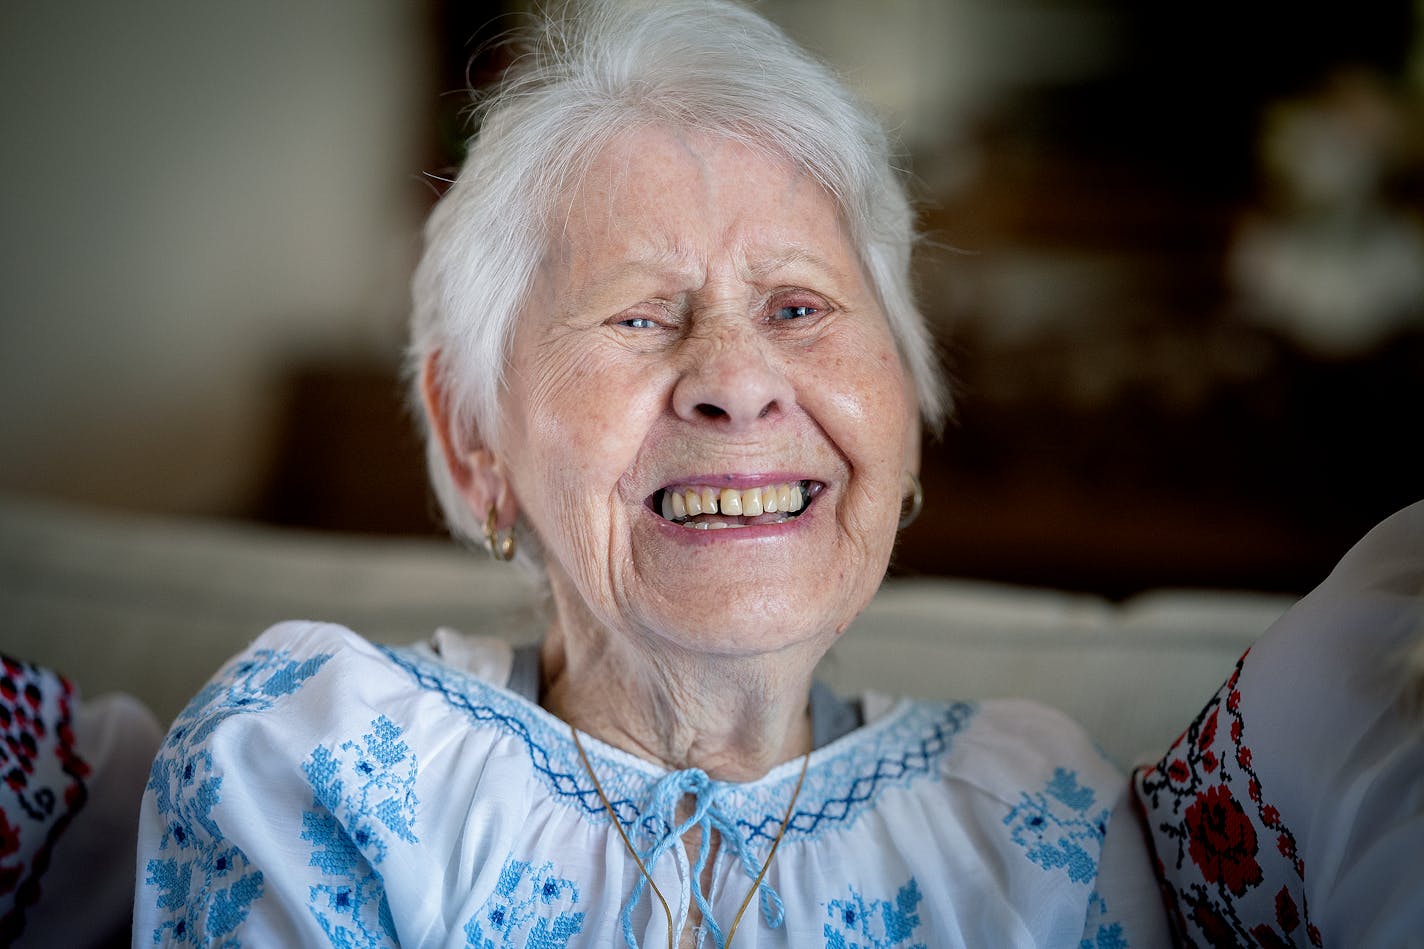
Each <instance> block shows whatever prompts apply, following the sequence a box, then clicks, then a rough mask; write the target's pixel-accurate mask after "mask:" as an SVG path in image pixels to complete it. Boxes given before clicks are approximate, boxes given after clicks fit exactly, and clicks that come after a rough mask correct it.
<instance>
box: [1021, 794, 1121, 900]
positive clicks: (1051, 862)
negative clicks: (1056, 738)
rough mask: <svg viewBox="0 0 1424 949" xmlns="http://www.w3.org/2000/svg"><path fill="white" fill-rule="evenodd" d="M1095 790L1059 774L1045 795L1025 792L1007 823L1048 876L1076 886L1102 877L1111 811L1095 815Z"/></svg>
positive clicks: (1028, 854) (1099, 812) (1030, 856)
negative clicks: (1059, 875) (1059, 874)
mask: <svg viewBox="0 0 1424 949" xmlns="http://www.w3.org/2000/svg"><path fill="white" fill-rule="evenodd" d="M1094 797H1095V795H1094V794H1093V789H1092V788H1087V787H1083V786H1082V785H1080V784H1079V783H1078V774H1077V772H1075V771H1068V770H1066V769H1064V768H1058V769H1056V770H1055V771H1054V772H1053V777H1052V778H1050V779H1049V781H1048V784H1047V785H1046V786H1045V787H1044V789H1043V790H1042V791H1038V792H1034V793H1032V794H1030V793H1028V792H1026V791H1025V792H1024V793H1023V794H1022V795H1021V796H1020V800H1019V803H1018V804H1017V805H1016V806H1015V807H1014V808H1013V810H1011V811H1009V813H1008V815H1007V816H1005V817H1004V826H1006V827H1008V828H1009V835H1010V837H1011V838H1012V839H1013V841H1014V843H1016V844H1018V845H1019V846H1020V847H1022V848H1023V849H1024V853H1025V855H1026V856H1027V857H1028V858H1029V859H1030V860H1032V861H1033V862H1034V863H1036V864H1038V865H1039V866H1040V867H1043V869H1045V870H1063V871H1064V872H1065V873H1067V874H1068V879H1070V880H1072V881H1073V882H1074V883H1091V882H1093V880H1095V879H1096V878H1097V875H1098V854H1099V853H1100V852H1101V851H1102V845H1103V838H1104V837H1105V836H1106V835H1107V829H1108V816H1109V812H1108V810H1107V809H1103V810H1100V811H1097V812H1094V811H1093V810H1092V808H1093V803H1094Z"/></svg>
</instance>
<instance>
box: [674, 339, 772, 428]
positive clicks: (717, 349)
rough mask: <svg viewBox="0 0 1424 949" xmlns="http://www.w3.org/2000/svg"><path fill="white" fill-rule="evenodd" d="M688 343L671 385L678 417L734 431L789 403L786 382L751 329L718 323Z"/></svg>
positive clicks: (770, 354) (769, 416) (769, 415)
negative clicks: (683, 362) (680, 370)
mask: <svg viewBox="0 0 1424 949" xmlns="http://www.w3.org/2000/svg"><path fill="white" fill-rule="evenodd" d="M693 342H694V345H693V346H692V347H691V348H690V351H689V352H688V354H687V358H688V364H687V368H686V370H685V371H684V372H683V374H682V376H681V377H680V378H679V379H678V382H677V386H676V388H675V389H674V390H673V411H675V412H676V413H677V415H678V417H679V418H681V419H683V420H684V421H687V422H694V423H703V424H705V423H711V424H714V425H717V426H718V427H721V428H725V429H727V430H729V431H738V430H744V429H747V428H750V427H752V426H755V425H756V424H758V423H759V422H760V421H761V420H763V419H767V420H771V419H775V418H776V417H778V416H779V415H781V414H782V413H784V412H786V411H787V409H788V408H789V407H790V406H791V404H792V400H793V398H794V396H793V393H792V387H791V382H790V380H789V379H788V378H787V377H786V374H785V372H784V371H783V369H782V368H781V367H780V366H779V365H777V363H776V360H775V358H774V357H775V354H774V353H769V352H767V350H766V349H765V345H766V343H765V341H764V340H760V339H758V338H757V334H756V333H755V331H753V330H751V329H750V328H748V327H746V326H745V325H742V326H728V327H721V328H719V329H718V330H717V331H716V332H715V333H714V334H711V335H709V336H706V337H703V338H699V339H697V340H695V341H693Z"/></svg>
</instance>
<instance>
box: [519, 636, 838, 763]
mask: <svg viewBox="0 0 1424 949" xmlns="http://www.w3.org/2000/svg"><path fill="white" fill-rule="evenodd" d="M823 652H824V648H823V647H820V646H819V645H816V644H808V645H804V646H796V647H792V648H788V649H783V650H779V651H777V652H775V653H770V654H761V655H754V656H722V655H706V654H702V653H696V652H692V651H689V650H685V649H679V648H677V647H676V646H673V645H670V644H667V643H665V642H659V641H657V639H656V637H637V636H628V635H623V634H619V633H614V632H611V631H608V630H605V629H602V628H600V627H598V626H596V625H595V624H592V623H587V624H578V625H572V624H569V623H568V622H567V621H566V618H564V617H560V618H559V619H556V620H555V622H554V623H553V624H552V625H551V627H550V629H549V631H548V633H547V635H546V636H545V640H544V645H543V647H542V650H541V655H540V659H541V666H542V675H543V681H542V683H541V689H540V704H541V705H543V706H544V707H545V708H547V709H548V710H549V711H551V712H552V713H554V714H555V715H557V716H558V717H559V718H561V719H563V720H564V721H566V722H568V723H569V724H571V725H573V726H574V727H576V728H578V729H579V730H580V731H583V732H585V733H586V734H590V735H593V736H595V737H597V738H599V739H600V740H602V741H604V742H607V743H608V744H610V745H613V746H614V747H617V748H620V749H622V750H624V751H627V752H629V753H630V754H633V755H636V756H637V757H639V758H642V759H644V760H647V761H651V762H653V763H655V764H658V765H661V766H662V767H664V768H667V769H669V770H675V771H676V770H685V769H689V768H697V769H700V770H701V771H704V772H706V774H707V775H709V776H710V777H712V778H713V779H715V780H718V781H750V780H754V779H756V778H759V777H761V776H762V775H764V774H766V772H768V771H770V770H771V769H772V768H774V767H776V766H777V765H779V764H782V763H783V762H786V761H790V760H792V759H794V758H797V757H799V756H800V755H803V754H805V752H806V751H807V750H808V749H809V748H810V747H811V718H810V712H809V708H808V697H809V694H810V689H811V673H812V671H813V670H814V668H815V665H816V663H817V662H818V661H819V660H820V658H821V654H822V653H823Z"/></svg>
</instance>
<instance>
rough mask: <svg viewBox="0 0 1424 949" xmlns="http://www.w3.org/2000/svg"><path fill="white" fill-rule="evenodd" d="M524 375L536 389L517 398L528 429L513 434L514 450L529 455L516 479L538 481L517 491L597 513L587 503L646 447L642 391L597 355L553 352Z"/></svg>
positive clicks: (610, 488)
mask: <svg viewBox="0 0 1424 949" xmlns="http://www.w3.org/2000/svg"><path fill="white" fill-rule="evenodd" d="M520 377H521V378H525V379H533V380H537V385H535V386H532V387H529V388H527V389H525V390H524V391H522V392H520V393H519V395H520V396H521V397H522V398H523V399H524V407H525V410H524V412H523V413H522V419H523V426H522V429H523V430H522V431H518V432H514V433H512V436H513V441H512V442H511V445H517V446H519V447H518V448H516V449H515V450H516V451H517V452H519V453H520V454H521V455H523V456H524V463H523V464H521V465H520V466H519V468H520V471H519V473H518V477H519V478H520V479H529V480H532V481H533V482H535V483H532V484H523V483H520V484H516V490H517V491H522V492H526V493H529V492H534V493H538V494H543V495H549V494H553V495H555V500H554V504H555V506H557V507H561V508H562V507H566V506H572V507H575V508H576V509H578V513H579V515H580V517H583V518H587V517H588V516H589V514H590V513H593V512H591V511H589V510H588V509H587V506H586V504H587V499H588V498H589V497H590V496H596V497H606V496H608V495H609V494H610V493H612V492H614V491H615V490H616V486H617V482H618V479H619V478H620V477H621V476H622V475H623V474H624V472H625V471H626V470H627V468H628V467H629V466H630V465H631V463H632V461H633V459H634V458H635V457H636V455H637V452H638V449H639V448H640V447H641V445H642V442H643V437H644V433H645V431H646V429H647V424H646V420H645V418H644V416H645V415H646V414H647V413H648V407H647V405H646V404H644V403H645V402H646V401H647V400H646V398H645V397H643V396H641V395H639V393H641V392H643V391H644V389H643V387H640V386H637V385H634V383H633V379H632V378H631V376H630V373H629V372H627V371H625V369H624V368H623V367H621V366H619V365H618V364H617V361H616V360H614V359H610V358H608V356H607V354H600V353H595V352H587V353H583V354H579V355H576V356H573V355H570V356H568V358H560V356H559V355H558V354H555V355H552V356H551V357H549V358H545V359H542V360H537V361H535V362H534V363H533V364H531V365H529V366H528V368H527V369H525V371H524V372H522V373H521V374H520ZM563 514H564V516H568V512H563Z"/></svg>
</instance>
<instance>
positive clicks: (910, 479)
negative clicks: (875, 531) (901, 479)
mask: <svg viewBox="0 0 1424 949" xmlns="http://www.w3.org/2000/svg"><path fill="white" fill-rule="evenodd" d="M904 497H905V499H906V500H908V501H909V502H910V507H909V509H908V510H906V509H905V505H904V503H903V501H902V502H901V504H900V530H904V529H905V528H907V527H909V526H910V525H911V524H913V523H915V518H917V517H919V516H920V511H921V509H923V508H924V506H925V492H924V489H923V488H921V487H920V479H919V478H917V477H915V473H914V472H913V471H907V472H905V494H904Z"/></svg>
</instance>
